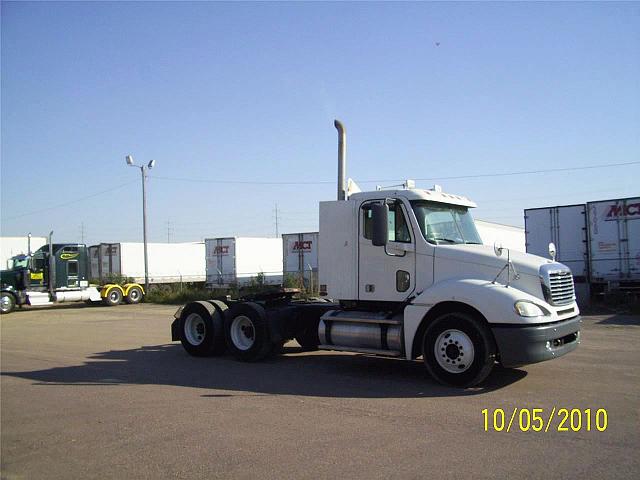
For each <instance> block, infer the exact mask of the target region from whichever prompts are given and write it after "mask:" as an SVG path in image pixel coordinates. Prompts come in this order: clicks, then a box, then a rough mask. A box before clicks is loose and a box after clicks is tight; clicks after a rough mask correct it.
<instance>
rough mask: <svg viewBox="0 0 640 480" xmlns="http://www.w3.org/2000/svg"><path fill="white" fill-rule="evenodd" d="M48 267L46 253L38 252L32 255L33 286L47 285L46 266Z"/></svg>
mask: <svg viewBox="0 0 640 480" xmlns="http://www.w3.org/2000/svg"><path fill="white" fill-rule="evenodd" d="M46 267H47V262H46V260H45V255H44V253H42V252H36V253H34V254H33V256H32V257H31V266H30V270H31V275H30V276H31V288H39V287H43V286H46V284H47V282H46V275H45V268H46Z"/></svg>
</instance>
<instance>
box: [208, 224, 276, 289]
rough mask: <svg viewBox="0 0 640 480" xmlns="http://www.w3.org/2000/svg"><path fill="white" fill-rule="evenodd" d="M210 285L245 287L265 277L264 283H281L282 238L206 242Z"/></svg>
mask: <svg viewBox="0 0 640 480" xmlns="http://www.w3.org/2000/svg"><path fill="white" fill-rule="evenodd" d="M204 244H205V252H206V276H207V285H209V286H212V287H221V288H228V287H231V286H234V285H237V286H245V285H248V284H250V283H251V281H252V279H257V277H258V276H259V275H263V276H264V277H263V278H264V283H265V284H269V285H280V284H281V283H282V238H260V237H223V238H206V239H205V240H204Z"/></svg>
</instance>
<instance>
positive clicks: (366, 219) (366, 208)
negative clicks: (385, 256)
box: [362, 204, 373, 240]
mask: <svg viewBox="0 0 640 480" xmlns="http://www.w3.org/2000/svg"><path fill="white" fill-rule="evenodd" d="M362 236H363V237H364V238H366V239H367V240H371V239H372V238H373V215H372V212H371V204H369V205H363V206H362Z"/></svg>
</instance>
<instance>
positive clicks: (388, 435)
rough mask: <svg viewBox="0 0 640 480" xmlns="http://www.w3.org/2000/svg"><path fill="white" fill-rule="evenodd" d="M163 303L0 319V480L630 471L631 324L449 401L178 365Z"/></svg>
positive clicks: (336, 364)
mask: <svg viewBox="0 0 640 480" xmlns="http://www.w3.org/2000/svg"><path fill="white" fill-rule="evenodd" d="M175 309H176V307H166V306H160V305H151V304H142V305H122V306H118V307H112V308H108V307H66V308H65V307H56V308H49V309H46V308H43V309H32V310H23V311H16V312H14V313H12V314H10V315H4V316H2V317H1V318H0V328H1V330H0V334H1V341H0V346H1V355H0V360H1V370H2V376H1V382H0V387H1V392H0V400H1V419H0V426H1V432H0V440H1V449H0V453H1V472H2V474H1V475H2V478H3V479H21V478H24V479H65V480H68V479H76V478H81V479H93V478H118V479H125V478H247V479H249V478H251V479H281V478H296V479H297V478H321V479H324V478H327V479H328V478H341V477H344V478H455V479H470V478H474V479H475V478H544V479H549V478H580V479H586V478H638V477H639V476H640V460H639V459H640V454H639V453H638V452H640V448H639V447H640V433H639V432H640V429H639V426H640V423H639V417H640V409H639V406H640V402H639V400H640V346H639V345H640V317H638V316H624V315H614V314H611V315H593V316H585V317H583V319H584V324H583V332H582V344H581V345H580V346H579V347H578V349H577V350H576V351H574V352H572V353H570V354H569V355H567V356H565V357H563V358H560V359H557V360H553V361H549V362H544V363H540V364H536V365H530V366H526V367H522V368H518V369H502V368H497V369H496V371H494V373H493V374H492V376H491V377H490V378H489V380H488V381H487V382H486V383H485V384H484V385H483V386H482V387H479V388H475V389H471V390H458V389H454V388H448V387H445V386H441V385H439V384H437V383H436V382H435V381H433V380H432V379H430V378H429V376H428V375H427V374H426V372H425V370H424V367H423V365H422V363H421V362H420V361H416V362H404V361H400V360H395V359H386V358H376V357H369V356H365V355H358V354H350V353H338V352H301V351H300V349H299V348H298V347H297V344H296V343H295V342H291V343H289V344H288V345H287V346H286V347H285V353H284V355H282V356H278V357H275V358H272V359H269V360H267V361H265V362H261V363H253V364H251V363H241V362H237V361H235V360H234V359H233V358H231V357H229V356H225V357H219V358H193V357H190V356H189V355H187V354H186V352H185V351H184V350H183V349H182V346H181V345H180V343H179V342H173V343H172V342H171V341H170V328H169V327H170V323H171V320H172V314H173V313H174V311H175ZM534 408H535V409H542V410H541V411H538V410H537V411H536V412H537V413H538V415H539V416H541V417H542V420H541V421H542V422H543V425H542V426H543V428H542V429H541V431H534V429H533V426H537V424H536V422H535V421H534V422H533V423H531V425H530V426H529V427H528V428H525V427H527V417H528V416H529V417H531V414H532V413H534V412H533V409H534ZM563 408H566V409H567V410H568V413H567V415H566V416H567V419H566V420H565V421H564V424H563V425H560V423H561V421H562V418H563V413H562V412H561V411H560V410H561V409H563ZM484 409H487V415H486V416H487V427H488V431H485V414H483V410H484ZM496 409H497V410H498V413H495V411H496ZM573 409H579V410H580V412H581V413H579V412H578V413H573V414H572V413H571V410H573ZM587 409H590V411H589V413H586V412H585V411H586V410H587ZM599 409H604V410H606V425H603V422H604V420H605V418H604V417H605V414H604V413H602V411H600V413H599V414H597V411H598V410H599ZM514 410H515V414H514ZM523 411H524V415H523V413H521V412H523ZM500 412H504V416H505V420H504V426H502V423H501V421H502V414H501V413H500ZM527 412H528V413H527ZM552 412H553V413H554V415H552ZM576 412H577V410H576ZM512 415H513V419H514V420H513V421H512V422H511V423H512V425H511V427H510V428H509V431H508V432H507V425H506V424H507V423H509V422H510V420H511V417H512ZM596 415H599V417H598V418H596ZM578 417H580V419H578ZM549 419H551V420H549ZM530 420H531V418H530ZM494 421H495V427H497V428H498V429H501V431H496V429H495V428H494ZM572 422H573V423H572ZM578 422H579V423H580V425H578ZM587 422H590V425H589V427H590V428H589V430H588V429H587ZM547 423H548V425H547ZM501 426H502V428H500V427H501ZM547 426H548V429H547V428H544V427H547ZM559 426H560V427H561V428H562V427H565V428H568V431H558V427H559ZM603 426H605V427H606V428H605V429H603V431H599V428H600V429H602V427H603ZM545 429H546V430H547V431H546V432H545ZM522 430H527V431H522Z"/></svg>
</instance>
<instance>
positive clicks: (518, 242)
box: [475, 219, 526, 252]
mask: <svg viewBox="0 0 640 480" xmlns="http://www.w3.org/2000/svg"><path fill="white" fill-rule="evenodd" d="M475 223H476V229H477V230H478V233H479V234H480V238H481V239H482V243H483V244H484V245H489V246H493V245H494V244H495V243H496V242H499V243H500V244H502V246H503V247H504V248H508V249H509V250H517V251H518V252H525V251H526V247H525V235H524V228H522V227H515V226H512V225H504V224H502V223H495V222H488V221H486V220H477V219H476V220H475Z"/></svg>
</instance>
